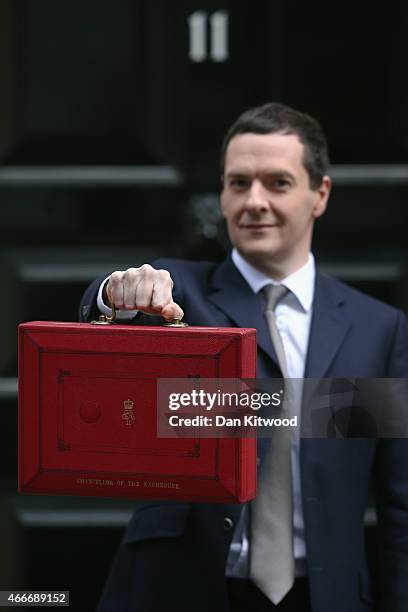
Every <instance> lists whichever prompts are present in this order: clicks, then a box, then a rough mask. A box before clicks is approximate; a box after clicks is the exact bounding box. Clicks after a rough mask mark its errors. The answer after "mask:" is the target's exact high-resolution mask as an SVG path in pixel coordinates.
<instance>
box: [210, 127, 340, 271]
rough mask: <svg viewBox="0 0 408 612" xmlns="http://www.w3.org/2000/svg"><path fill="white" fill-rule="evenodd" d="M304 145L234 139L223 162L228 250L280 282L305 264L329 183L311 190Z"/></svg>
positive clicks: (277, 137)
mask: <svg viewBox="0 0 408 612" xmlns="http://www.w3.org/2000/svg"><path fill="white" fill-rule="evenodd" d="M303 151H304V147H303V144H302V143H301V142H300V140H299V138H298V137H297V136H296V135H294V134H282V133H274V134H252V133H249V134H239V135H237V136H234V138H232V139H231V141H230V143H229V145H228V147H227V151H226V156H225V170H224V185H223V189H222V193H221V208H222V213H223V216H224V217H225V219H226V222H227V227H228V233H229V236H230V239H231V242H232V244H233V245H234V246H235V247H236V248H237V250H238V251H239V252H240V253H241V255H242V256H243V257H244V258H245V259H246V260H247V261H248V262H249V263H251V264H252V265H253V266H254V267H256V268H258V269H259V270H261V271H263V272H265V273H267V274H269V275H271V276H273V277H275V278H277V279H279V278H284V277H285V276H287V275H288V274H291V273H292V272H294V271H295V270H297V269H298V268H300V267H301V266H302V265H303V264H304V263H306V261H307V258H308V253H309V250H310V245H311V239H312V230H313V224H314V220H315V219H316V218H317V217H320V215H322V214H323V213H324V211H325V209H326V204H327V199H328V196H329V192H330V179H329V177H324V179H323V182H322V185H321V186H320V187H319V188H318V189H311V187H310V184H309V175H308V173H307V171H306V169H305V167H304V165H303Z"/></svg>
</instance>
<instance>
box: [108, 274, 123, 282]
mask: <svg viewBox="0 0 408 612" xmlns="http://www.w3.org/2000/svg"><path fill="white" fill-rule="evenodd" d="M122 280H123V272H121V271H119V270H116V271H115V272H112V274H111V276H110V279H109V283H111V284H112V285H118V284H119V283H120V282H122Z"/></svg>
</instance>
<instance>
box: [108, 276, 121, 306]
mask: <svg viewBox="0 0 408 612" xmlns="http://www.w3.org/2000/svg"><path fill="white" fill-rule="evenodd" d="M123 275H124V272H121V271H116V272H113V273H112V274H111V277H110V279H109V282H108V285H107V287H106V294H107V296H108V297H109V299H110V302H111V304H114V305H115V307H116V308H118V309H121V308H122V309H123Z"/></svg>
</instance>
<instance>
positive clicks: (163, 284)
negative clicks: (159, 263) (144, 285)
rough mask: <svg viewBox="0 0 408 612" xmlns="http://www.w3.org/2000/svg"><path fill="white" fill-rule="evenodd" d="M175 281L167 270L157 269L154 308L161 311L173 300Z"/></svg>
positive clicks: (152, 304) (152, 302) (153, 298)
mask: <svg viewBox="0 0 408 612" xmlns="http://www.w3.org/2000/svg"><path fill="white" fill-rule="evenodd" d="M172 290H173V281H172V279H171V276H170V273H169V272H168V271H167V270H156V273H155V275H154V286H153V296H152V300H151V306H152V308H153V309H154V310H155V311H157V312H159V313H161V311H162V309H163V308H164V306H166V305H167V304H169V302H172V301H173V296H172Z"/></svg>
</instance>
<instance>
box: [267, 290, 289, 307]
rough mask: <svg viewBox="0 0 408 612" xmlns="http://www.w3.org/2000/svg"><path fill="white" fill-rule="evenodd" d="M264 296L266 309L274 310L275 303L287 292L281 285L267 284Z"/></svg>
mask: <svg viewBox="0 0 408 612" xmlns="http://www.w3.org/2000/svg"><path fill="white" fill-rule="evenodd" d="M264 292H265V296H266V310H275V308H276V305H277V303H278V302H280V300H282V299H283V298H284V297H285V295H286V294H287V293H288V292H289V289H287V288H286V287H284V286H283V285H267V286H266V287H265V289H264Z"/></svg>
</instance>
